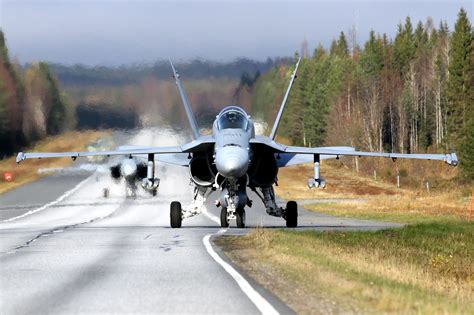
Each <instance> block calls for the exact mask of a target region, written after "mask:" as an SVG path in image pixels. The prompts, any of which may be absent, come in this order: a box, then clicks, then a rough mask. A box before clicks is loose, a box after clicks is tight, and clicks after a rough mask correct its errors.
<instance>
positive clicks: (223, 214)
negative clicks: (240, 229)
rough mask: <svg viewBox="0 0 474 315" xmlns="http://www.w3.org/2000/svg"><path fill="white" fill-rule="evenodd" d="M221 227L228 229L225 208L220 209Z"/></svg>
mask: <svg viewBox="0 0 474 315" xmlns="http://www.w3.org/2000/svg"><path fill="white" fill-rule="evenodd" d="M221 227H223V228H227V227H229V221H227V208H226V207H222V208H221Z"/></svg>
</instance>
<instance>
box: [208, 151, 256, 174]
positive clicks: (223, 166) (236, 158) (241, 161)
mask: <svg viewBox="0 0 474 315" xmlns="http://www.w3.org/2000/svg"><path fill="white" fill-rule="evenodd" d="M248 166H249V155H248V153H247V151H246V150H244V149H242V148H241V147H237V146H228V147H223V148H220V149H219V150H218V151H217V153H216V168H217V170H218V171H219V173H220V174H221V175H223V176H224V177H227V178H240V177H242V176H244V175H245V173H247V169H248Z"/></svg>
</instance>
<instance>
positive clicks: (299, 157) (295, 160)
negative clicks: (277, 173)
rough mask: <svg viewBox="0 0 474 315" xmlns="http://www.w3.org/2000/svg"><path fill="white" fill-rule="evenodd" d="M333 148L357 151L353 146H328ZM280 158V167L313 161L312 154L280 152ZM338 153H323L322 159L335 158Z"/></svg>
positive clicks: (278, 162)
mask: <svg viewBox="0 0 474 315" xmlns="http://www.w3.org/2000/svg"><path fill="white" fill-rule="evenodd" d="M326 148H328V149H329V148H330V149H333V150H344V151H355V149H354V148H353V147H326ZM279 156H280V158H279V159H278V160H277V165H278V167H285V166H291V165H298V164H304V163H309V162H313V155H312V154H297V153H280V154H279ZM335 158H337V155H327V154H321V155H320V158H319V159H320V160H328V159H335Z"/></svg>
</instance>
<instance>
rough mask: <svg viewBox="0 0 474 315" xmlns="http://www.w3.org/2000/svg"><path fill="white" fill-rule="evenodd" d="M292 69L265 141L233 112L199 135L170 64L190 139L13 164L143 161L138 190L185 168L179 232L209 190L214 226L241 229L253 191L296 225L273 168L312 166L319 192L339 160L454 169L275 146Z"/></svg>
mask: <svg viewBox="0 0 474 315" xmlns="http://www.w3.org/2000/svg"><path fill="white" fill-rule="evenodd" d="M299 63H300V61H299V60H298V62H297V64H296V67H295V70H294V71H293V73H292V75H291V80H290V83H289V86H288V89H287V90H286V93H285V96H284V98H283V101H282V104H281V106H280V109H279V112H278V115H277V117H276V120H275V123H274V125H273V128H272V130H271V133H270V135H269V136H258V135H255V129H254V123H253V121H252V119H251V118H250V116H249V115H247V113H246V112H245V111H244V110H243V109H241V108H239V107H237V106H229V107H226V108H224V109H223V110H222V111H221V112H220V113H219V114H218V115H217V116H216V120H215V121H214V123H213V127H212V134H211V135H208V136H202V135H201V134H200V131H199V127H198V125H197V123H196V120H195V118H194V115H193V113H192V110H191V106H190V104H189V101H188V97H187V96H186V93H185V91H184V88H183V86H182V84H181V82H180V78H179V75H178V73H177V71H176V70H175V68H174V66H173V64H172V63H171V68H172V70H173V75H174V78H175V80H176V84H177V87H178V90H179V94H180V96H181V99H182V102H183V105H184V108H185V111H186V115H187V118H188V120H189V123H190V125H191V130H192V133H193V136H194V140H193V141H191V142H189V143H186V144H183V145H180V146H170V147H151V146H150V147H127V148H126V149H117V150H113V151H103V152H61V153H22V152H21V153H19V154H18V156H17V162H18V163H20V162H21V161H23V160H25V159H30V158H53V157H71V158H72V159H76V158H77V157H82V156H91V155H106V156H111V155H122V156H128V157H130V158H133V157H134V156H147V157H148V167H147V177H146V178H145V179H144V183H143V184H144V185H145V186H147V185H148V186H150V187H153V186H154V185H155V181H156V180H157V179H156V178H155V174H154V169H155V168H154V163H155V161H162V162H167V163H171V164H177V165H182V166H186V167H188V168H189V174H190V177H191V181H192V184H193V185H194V186H195V190H194V198H193V201H192V203H191V204H190V205H189V206H187V207H185V208H183V207H181V203H180V202H178V201H173V202H171V205H170V223H171V227H173V228H179V227H181V223H182V221H183V220H184V219H186V218H189V217H192V216H194V215H197V214H199V213H200V212H201V209H202V207H203V206H204V202H205V200H206V198H207V197H208V196H209V194H210V193H211V192H212V191H215V190H219V191H220V198H219V200H217V201H216V205H217V206H219V207H221V216H220V223H221V226H222V227H228V226H229V223H230V221H231V220H232V219H235V220H236V225H237V227H238V228H243V227H245V208H246V207H251V206H252V201H251V200H250V199H249V197H248V194H247V192H248V189H250V190H252V191H255V192H256V195H257V196H259V198H260V199H261V201H262V202H263V204H264V206H265V208H266V212H267V213H268V214H269V215H271V216H275V217H280V218H283V219H284V220H286V226H287V227H296V226H297V225H298V208H297V204H296V202H295V201H288V202H287V204H286V207H285V208H282V207H279V206H277V204H276V202H275V193H274V190H273V185H274V184H276V181H277V174H278V169H279V168H280V167H285V166H289V165H295V164H299V163H306V162H309V161H312V162H313V164H314V174H313V176H312V178H311V180H310V181H309V182H308V186H309V187H310V188H316V187H324V186H325V181H324V179H322V178H321V177H320V171H319V169H320V161H321V160H322V159H326V158H339V157H340V156H371V157H386V158H390V159H394V160H395V159H398V158H407V159H425V160H440V161H444V162H446V163H447V164H449V165H453V166H455V165H457V164H458V160H457V157H456V154H455V153H449V154H400V153H384V152H362V151H356V150H354V148H351V147H313V148H308V147H296V146H286V145H282V144H279V143H277V142H276V141H275V137H276V133H277V129H278V125H279V123H280V120H281V117H282V114H283V110H284V108H285V104H286V103H287V100H288V96H289V95H290V91H291V88H292V86H293V82H294V80H295V78H296V73H297V71H298V65H299Z"/></svg>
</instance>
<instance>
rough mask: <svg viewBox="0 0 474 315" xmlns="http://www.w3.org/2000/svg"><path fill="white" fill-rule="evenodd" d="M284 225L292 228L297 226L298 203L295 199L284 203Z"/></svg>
mask: <svg viewBox="0 0 474 315" xmlns="http://www.w3.org/2000/svg"><path fill="white" fill-rule="evenodd" d="M285 219H286V227H289V228H294V227H297V226H298V204H297V203H296V201H288V202H287V204H286V214H285Z"/></svg>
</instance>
